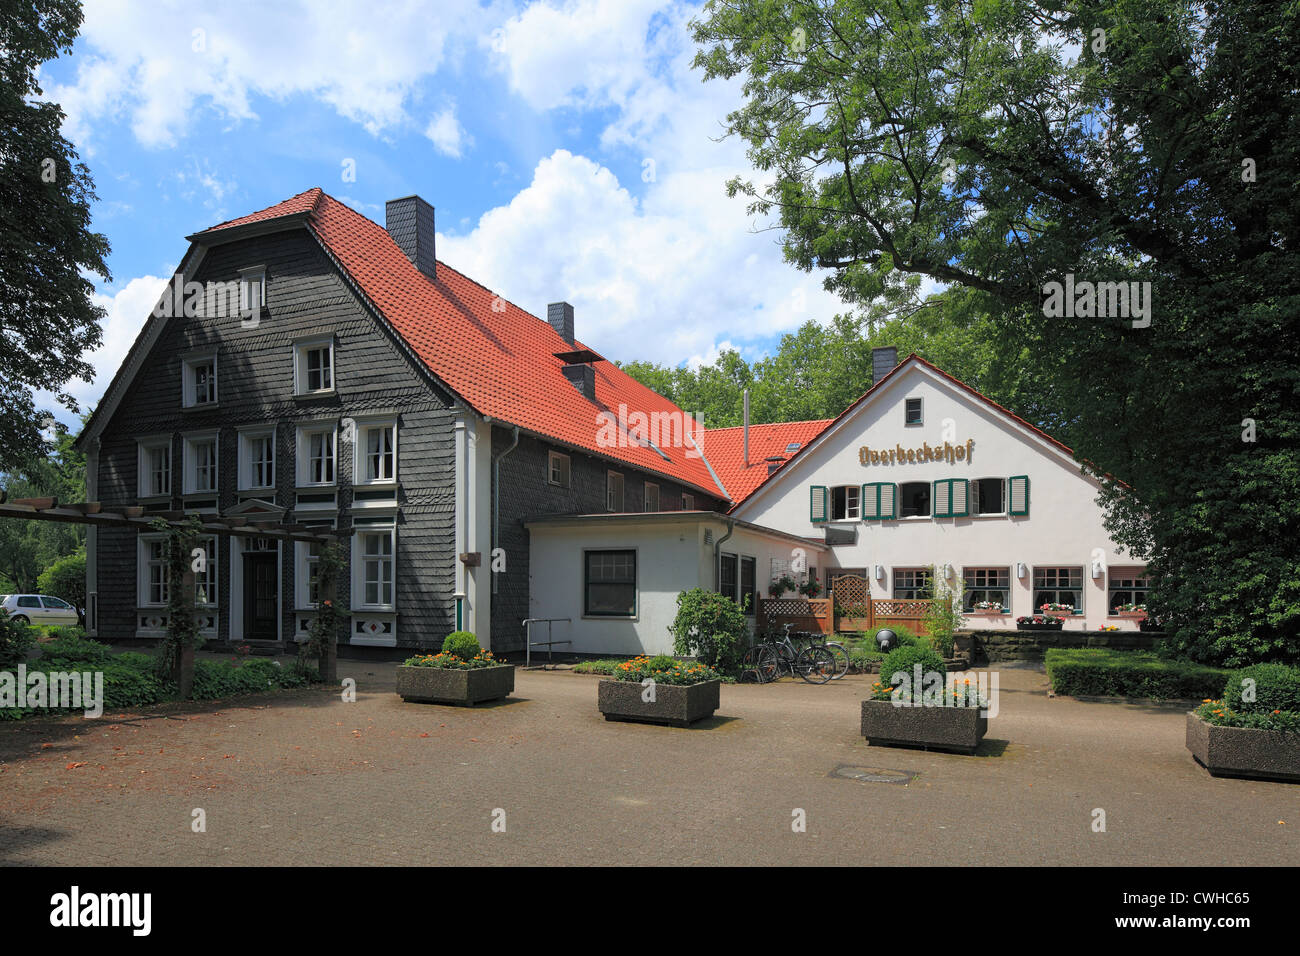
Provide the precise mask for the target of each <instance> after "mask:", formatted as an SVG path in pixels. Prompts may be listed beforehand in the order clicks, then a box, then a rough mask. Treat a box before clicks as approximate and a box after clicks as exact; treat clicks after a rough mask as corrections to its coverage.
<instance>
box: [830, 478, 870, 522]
mask: <svg viewBox="0 0 1300 956" xmlns="http://www.w3.org/2000/svg"><path fill="white" fill-rule="evenodd" d="M830 495H831V515H830V518H831V520H832V521H848V520H854V519H857V518H860V517H861V516H862V507H861V499H862V486H861V485H838V486H836V487H834V488H831V489H830Z"/></svg>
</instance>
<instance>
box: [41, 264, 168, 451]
mask: <svg viewBox="0 0 1300 956" xmlns="http://www.w3.org/2000/svg"><path fill="white" fill-rule="evenodd" d="M170 278H171V277H170V275H168V276H140V277H139V278H136V279H132V280H131V281H130V282H128V283H127V284H126V285H124V286H122V287H120V288H119V289H118V290H117V291H116V292H113V293H112V294H108V295H106V294H103V293H99V292H96V293H95V294H93V295H92V296H91V301H93V302H94V303H95V305H100V306H103V307H104V308H105V309H106V310H107V312H108V314H107V315H106V316H105V317H104V321H103V323H102V327H103V330H104V341H103V344H102V345H101V346H100V347H99V348H98V349H97V350H95V351H94V352H92V353H90V354H88V355H86V356H84V358H85V360H86V361H87V362H89V363H90V364H91V365H92V366H93V367H94V369H95V374H94V378H93V380H92V381H90V382H83V381H81V380H80V379H73V380H72V381H71V382H68V383H67V385H65V386H64V391H66V392H67V393H68V394H69V395H71V396H72V397H73V398H75V399H76V400H77V401H78V402H80V403H81V405H82V410H83V411H84V410H85V408H86V406H89V405H94V404H95V403H97V402H98V401H99V400H100V398H102V397H103V395H104V391H105V390H106V389H107V388H108V385H109V383H110V382H111V381H113V376H114V375H116V374H117V370H118V367H119V366H120V365H121V364H122V362H123V361H125V359H126V354H127V352H129V351H130V350H131V345H132V344H133V343H134V342H135V339H136V336H137V335H139V334H140V330H141V329H143V328H144V324H145V322H146V321H147V320H148V318H149V314H150V312H151V311H152V310H153V307H154V305H155V304H156V303H157V302H158V297H159V296H160V295H162V291H163V288H164V286H166V284H167V282H168V281H170ZM35 397H36V404H37V407H40V406H42V405H44V406H45V407H47V408H50V409H52V410H53V411H54V414H55V417H56V418H58V419H59V420H60V421H62V422H65V423H67V424H68V426H69V427H70V428H73V429H75V428H76V427H77V426H78V424H79V423H78V420H77V418H76V416H74V415H73V414H72V413H71V412H69V411H68V410H67V409H65V408H63V407H62V406H61V405H56V403H55V397H54V396H53V395H52V394H50V393H48V392H44V391H38V392H37V393H36V396H35Z"/></svg>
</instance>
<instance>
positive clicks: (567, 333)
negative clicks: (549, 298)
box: [546, 302, 573, 345]
mask: <svg viewBox="0 0 1300 956" xmlns="http://www.w3.org/2000/svg"><path fill="white" fill-rule="evenodd" d="M546 321H547V322H548V323H550V326H551V328H553V329H555V331H557V332H559V333H560V338H562V339H564V341H566V342H568V343H569V344H570V345H572V344H573V306H571V305H569V303H567V302H552V303H551V304H550V305H548V306H547V307H546Z"/></svg>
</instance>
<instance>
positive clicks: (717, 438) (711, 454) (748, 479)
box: [703, 418, 835, 504]
mask: <svg viewBox="0 0 1300 956" xmlns="http://www.w3.org/2000/svg"><path fill="white" fill-rule="evenodd" d="M834 420H835V419H833V418H825V419H822V420H821V421H814V422H777V423H774V424H768V425H750V426H749V464H748V465H746V464H745V429H744V428H743V427H741V426H736V427H735V428H710V429H708V430H707V431H705V433H704V443H703V444H704V457H705V458H707V459H708V460H709V463H710V464H711V465H713V470H714V471H716V472H717V473H718V478H720V479H721V480H722V484H723V487H725V488H726V489H727V494H728V495H730V496H731V500H732V501H734V502H735V503H736V504H740V502H742V501H744V500H745V499H746V498H748V497H749V495H750V492H752V491H753V490H754V489H755V488H757V487H758V486H759V485H761V484H762V483H763V482H764V481H766V480H767V462H766V461H764V460H763V459H765V458H767V457H769V456H771V455H780V456H782V457H783V458H787V459H788V458H791V457H793V455H794V454H795V452H797V451H798V449H795V452H790V451H787V450H786V449H787V447H788V446H789V445H790V444H791V443H794V442H797V443H798V445H799V448H803V446H804V445H806V444H808V442H810V441H812V440H813V439H814V438H816V437H817V436H818V435H820V434H821V433H822V431H823V430H824V429H825V428H826V426H827V425H829V424H830V423H831V422H833V421H834Z"/></svg>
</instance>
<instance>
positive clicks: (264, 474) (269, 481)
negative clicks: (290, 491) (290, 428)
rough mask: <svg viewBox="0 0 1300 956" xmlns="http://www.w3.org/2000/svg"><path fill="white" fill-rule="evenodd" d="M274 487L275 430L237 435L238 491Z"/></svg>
mask: <svg viewBox="0 0 1300 956" xmlns="http://www.w3.org/2000/svg"><path fill="white" fill-rule="evenodd" d="M274 486H275V429H273V428H267V429H258V430H256V431H241V432H240V433H239V490H240V491H250V490H252V489H254V488H272V487H274Z"/></svg>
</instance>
